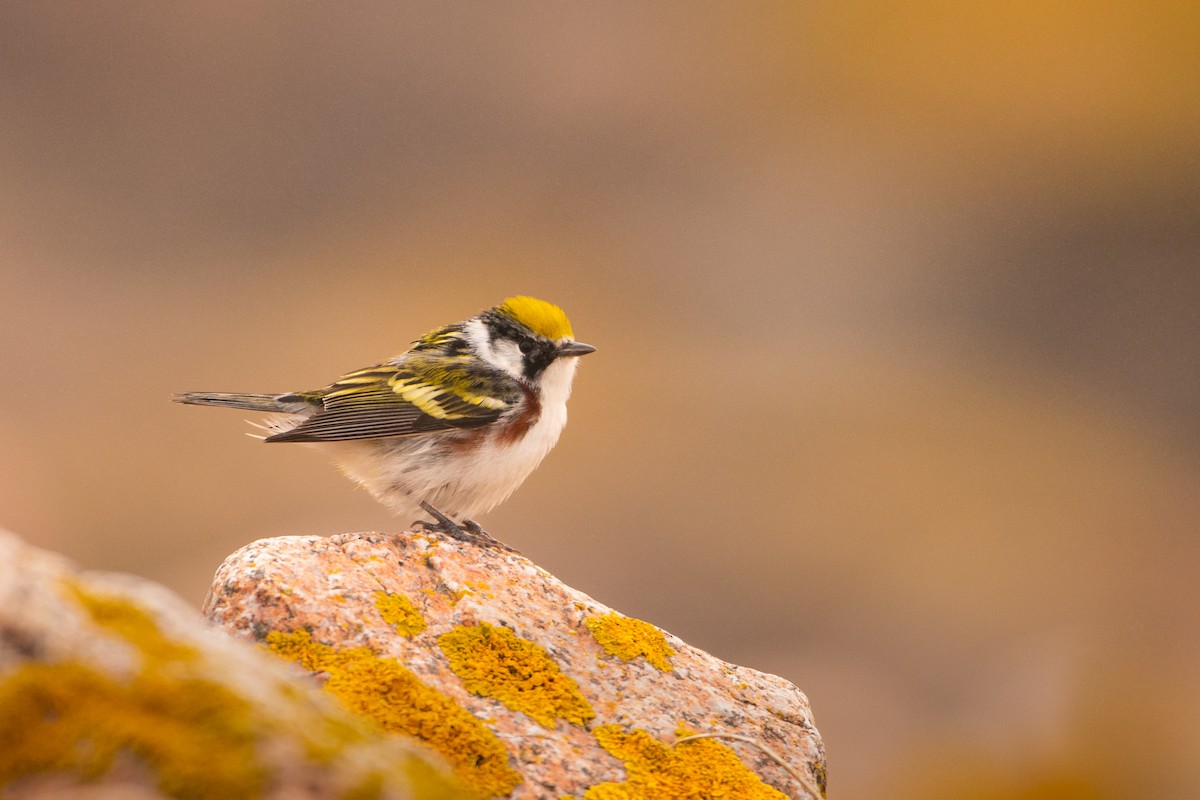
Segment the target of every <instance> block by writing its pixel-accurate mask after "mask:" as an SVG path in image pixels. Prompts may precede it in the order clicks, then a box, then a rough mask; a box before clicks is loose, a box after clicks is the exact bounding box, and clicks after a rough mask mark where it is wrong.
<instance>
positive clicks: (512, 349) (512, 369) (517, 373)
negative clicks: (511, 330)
mask: <svg viewBox="0 0 1200 800" xmlns="http://www.w3.org/2000/svg"><path fill="white" fill-rule="evenodd" d="M492 359H493V363H494V364H496V366H498V367H500V369H502V370H504V371H505V372H507V373H508V374H509V375H512V376H513V377H514V378H520V377H522V376H523V375H524V374H525V358H524V356H522V355H521V348H520V347H518V346H517V343H516V342H510V341H503V342H494V343H493V346H492Z"/></svg>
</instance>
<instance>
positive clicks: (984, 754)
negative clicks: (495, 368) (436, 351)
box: [0, 0, 1200, 800]
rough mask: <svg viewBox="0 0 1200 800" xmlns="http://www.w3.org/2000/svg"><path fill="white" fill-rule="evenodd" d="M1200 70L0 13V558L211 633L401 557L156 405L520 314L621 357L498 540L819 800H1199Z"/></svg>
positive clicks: (26, 6)
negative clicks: (714, 682)
mask: <svg viewBox="0 0 1200 800" xmlns="http://www.w3.org/2000/svg"><path fill="white" fill-rule="evenodd" d="M1050 6H1052V8H1050ZM1198 75H1200V6H1198V5H1196V4H1191V3H1163V4H1158V5H1156V4H1145V3H1134V2H1094V1H1089V2H1084V1H1083V0H1075V1H1074V2H1065V3H1059V4H1043V3H1039V2H1028V3H1016V4H1003V3H1001V4H986V10H985V4H959V3H949V2H934V1H933V0H926V1H925V2H912V3H907V4H901V3H885V2H838V3H828V2H814V3H795V4H778V5H772V4H766V3H760V4H733V3H729V4H711V3H704V4H692V3H687V4H685V3H656V4H635V3H612V4H603V5H599V4H573V5H557V4H556V5H550V4H524V3H518V4H505V5H492V4H459V3H450V4H440V3H439V4H432V3H431V4H425V5H417V4H406V5H402V6H397V5H394V4H386V3H359V4H336V5H335V4H332V3H282V2H279V3H250V4H244V3H234V2H203V3H190V4H188V3H172V4H160V3H156V2H133V1H132V0H131V1H130V2H121V3H116V2H108V3H94V2H78V3H69V2H58V3H35V2H17V3H6V4H4V5H3V7H0V337H2V342H3V345H2V347H3V349H2V351H0V524H2V525H3V526H5V527H8V528H9V529H11V530H13V531H15V532H18V533H20V534H21V535H23V536H24V537H26V538H27V539H29V540H31V541H33V542H35V543H37V544H40V545H42V546H45V547H49V548H54V549H56V550H59V551H61V552H63V553H66V554H67V555H69V556H70V557H71V558H73V559H75V560H77V561H78V562H80V563H82V564H84V565H86V566H88V567H94V568H101V569H110V570H122V571H129V572H134V573H138V574H140V575H145V576H149V577H151V578H154V579H157V580H159V581H162V582H164V583H166V584H167V585H169V586H171V587H173V588H175V589H176V590H178V591H179V592H180V593H182V594H183V596H184V597H186V598H187V599H188V600H190V601H191V602H193V603H195V604H196V605H199V603H200V602H201V600H202V598H203V596H204V593H205V591H206V588H207V584H208V580H209V578H210V576H211V574H212V572H213V570H214V569H215V568H216V566H217V565H218V564H219V563H220V562H221V560H222V559H223V558H224V556H225V555H227V554H228V553H230V552H231V551H233V550H234V549H235V548H237V547H239V546H240V545H242V544H245V543H247V542H249V541H251V540H253V539H255V538H259V537H264V536H273V535H280V534H314V533H319V534H330V533H336V532H344V531H355V530H370V529H374V530H392V529H396V528H398V527H400V526H402V525H403V524H406V523H407V522H408V520H394V519H392V518H390V517H389V516H388V515H387V513H386V512H385V511H384V510H383V509H382V508H381V507H378V506H376V505H375V504H374V503H373V502H372V501H371V500H370V498H369V497H368V496H367V495H366V494H365V493H364V492H361V491H358V490H356V489H354V488H353V487H352V486H351V484H350V483H348V482H346V481H345V480H343V479H342V478H341V477H339V476H338V475H337V473H336V472H335V471H334V470H332V469H331V468H330V467H329V466H328V465H327V464H325V463H324V462H323V460H322V458H321V456H320V455H319V454H316V453H312V452H308V451H306V450H305V449H304V448H300V447H294V446H262V445H260V444H257V443H256V442H254V441H253V440H251V439H249V438H246V437H245V436H244V435H243V433H244V432H246V431H247V430H249V428H248V426H246V424H245V423H244V422H243V421H242V416H243V415H239V414H237V413H234V412H221V411H217V410H208V409H196V408H185V407H181V406H176V405H172V404H171V403H170V402H168V398H169V396H170V394H171V393H172V392H174V391H181V390H246V391H286V390H293V389H302V388H312V387H315V386H318V385H322V384H324V383H326V382H327V381H328V380H330V379H332V378H334V377H336V376H337V375H338V374H340V373H341V372H343V371H346V370H348V369H351V368H355V367H360V366H366V365H368V364H370V363H373V362H375V361H377V360H379V359H381V358H385V357H388V356H391V355H393V354H395V353H397V352H400V351H401V350H403V349H404V348H405V346H406V344H407V343H408V342H409V341H410V340H411V339H412V338H414V337H415V336H417V335H419V334H420V333H422V332H424V331H425V330H427V329H428V328H431V327H433V326H435V325H437V324H441V323H444V322H449V321H452V320H456V319H460V318H462V317H465V316H468V315H470V314H472V313H474V312H476V311H478V310H480V309H481V308H484V307H486V306H488V305H492V304H494V303H496V302H498V301H499V300H500V299H501V298H503V297H504V296H506V295H508V294H513V293H531V294H537V295H540V296H544V297H547V298H549V299H551V300H553V301H555V302H558V303H560V304H561V305H563V306H564V307H565V308H566V309H567V310H568V312H569V313H570V314H571V317H572V320H573V322H574V324H575V329H576V331H577V332H578V334H579V337H580V338H581V339H582V340H584V341H587V342H590V343H592V344H595V345H597V346H598V347H599V352H598V353H597V354H596V355H594V356H591V357H590V358H588V359H587V360H586V361H585V362H584V364H583V369H582V370H581V372H580V376H579V378H578V380H577V382H576V393H575V398H574V399H573V401H572V406H571V415H572V420H571V423H570V425H568V428H567V431H566V434H565V436H564V439H563V441H562V442H561V444H560V445H559V447H558V449H557V450H556V451H555V452H554V453H553V454H552V455H551V457H550V458H549V459H548V461H547V462H546V464H544V465H543V467H542V469H541V470H540V471H539V472H538V473H536V474H535V475H534V477H533V478H532V479H531V480H530V481H529V483H528V484H527V485H526V486H525V487H524V488H523V489H522V490H521V491H520V492H518V493H517V495H516V496H515V497H514V499H512V500H511V501H510V502H509V503H508V504H507V505H505V506H504V507H503V508H502V509H501V510H499V511H497V512H495V513H493V514H492V515H490V516H489V517H487V518H486V520H485V522H486V524H487V527H488V528H489V529H490V530H492V531H493V532H494V533H496V534H498V535H499V536H500V537H501V538H503V539H504V540H506V541H507V542H509V543H511V544H512V545H514V546H516V547H517V548H519V549H521V550H522V551H523V552H524V553H525V554H527V555H528V556H529V557H531V558H533V559H534V560H536V561H537V562H539V563H540V564H542V565H544V566H545V567H547V568H548V569H550V570H551V571H553V572H555V573H556V574H557V575H559V576H560V577H562V578H563V579H565V580H566V581H568V582H569V583H571V584H573V585H575V586H577V587H578V588H580V589H582V590H584V591H586V592H588V593H590V594H592V595H593V596H595V597H596V598H597V599H599V600H600V601H602V602H604V603H607V604H610V605H613V606H615V607H616V608H618V609H620V610H622V611H624V612H626V613H629V614H632V615H636V616H640V617H642V618H645V619H648V620H651V621H653V622H655V623H657V624H659V625H660V626H662V627H664V628H667V629H668V630H670V631H672V632H674V633H677V634H679V635H680V636H683V637H684V638H685V639H687V640H688V641H690V642H692V643H694V644H696V645H699V646H702V647H705V648H707V649H709V650H711V651H712V652H713V653H715V654H717V655H718V656H720V657H723V658H725V659H728V660H731V661H735V662H738V663H741V664H745V665H747V666H751V667H755V668H758V669H761V670H767V671H771V672H775V673H778V674H780V675H783V676H785V677H787V678H788V679H790V680H791V681H793V682H795V683H796V684H797V685H799V686H800V687H801V688H802V689H804V690H805V691H806V692H808V693H809V695H810V697H811V699H812V703H813V706H814V709H815V712H816V716H817V721H818V724H819V726H820V728H821V731H822V733H823V734H824V736H825V740H826V744H827V747H828V750H829V770H830V772H829V774H830V787H831V791H832V793H833V794H834V795H835V796H838V797H843V798H917V797H922V798H966V797H979V798H995V799H997V800H999V799H1001V798H1127V797H1155V798H1195V797H1200V636H1198V633H1200V619H1198V617H1200V613H1198V611H1197V609H1198V607H1200V588H1198V587H1200V581H1198V580H1197V575H1198V574H1200V543H1198V541H1197V528H1198V526H1197V514H1198V512H1200V490H1198V486H1200V483H1198V479H1200V421H1198V420H1200V415H1198V412H1200V367H1198V357H1200V315H1198V312H1197V309H1198V308H1200V80H1198V78H1197V76H1198Z"/></svg>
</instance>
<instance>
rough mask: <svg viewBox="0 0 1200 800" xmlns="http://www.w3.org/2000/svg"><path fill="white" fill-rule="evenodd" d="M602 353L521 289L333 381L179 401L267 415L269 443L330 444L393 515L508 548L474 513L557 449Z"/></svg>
mask: <svg viewBox="0 0 1200 800" xmlns="http://www.w3.org/2000/svg"><path fill="white" fill-rule="evenodd" d="M595 350H596V348H595V347H593V346H592V345H590V344H584V343H583V342H577V341H575V336H574V332H573V331H572V329H571V322H570V320H568V319H567V315H566V313H565V312H564V311H563V310H562V309H561V308H559V307H558V306H556V305H554V304H553V303H549V302H546V301H545V300H539V299H537V298H534V297H529V296H526V295H517V296H514V297H509V298H507V299H505V300H504V302H502V303H501V304H500V305H497V306H495V307H493V308H489V309H487V310H485V311H482V312H480V313H479V314H477V315H475V316H473V317H470V318H469V319H465V320H463V321H461V322H455V323H451V324H449V325H445V326H442V327H440V328H436V329H434V330H432V331H430V332H428V333H426V334H425V335H424V336H422V337H420V338H419V339H416V340H415V341H414V342H412V345H411V347H410V348H409V349H408V350H407V351H405V352H404V353H401V354H400V355H398V356H395V357H394V358H391V359H389V360H387V361H384V362H382V363H379V364H376V365H374V366H370V367H366V368H365V369H359V370H355V371H354V372H350V373H347V374H346V375H343V376H342V377H340V378H338V379H337V380H335V381H334V382H333V383H330V384H329V385H328V386H325V387H324V388H322V389H315V390H312V391H299V392H285V393H283V394H253V393H243V392H184V393H181V394H176V395H174V396H173V397H172V400H174V401H175V402H178V403H185V404H190V405H198V406H218V407H223V408H237V409H243V410H247V411H261V412H265V413H266V417H265V418H264V420H263V422H262V423H260V424H258V427H259V428H260V429H262V430H263V435H260V436H258V438H260V439H262V440H263V441H265V442H268V443H276V442H302V443H305V444H308V445H311V446H313V447H316V448H318V449H322V450H325V451H326V452H327V453H328V455H329V456H330V457H331V458H332V460H333V461H334V462H335V463H336V464H337V466H338V467H339V468H340V469H341V471H342V472H343V473H344V474H345V475H346V476H347V477H349V478H350V479H351V480H353V481H355V482H357V483H358V484H360V485H361V486H363V487H364V488H365V489H366V490H367V491H368V492H370V494H371V495H373V496H374V497H375V498H376V499H378V500H379V501H380V502H382V503H383V504H384V505H385V506H387V507H388V508H389V509H390V510H391V511H392V512H393V513H395V514H397V515H407V514H414V515H415V514H419V513H420V512H421V511H424V512H425V513H427V514H429V515H431V516H432V517H433V518H434V520H435V521H434V522H432V523H431V522H426V521H420V520H418V521H416V522H415V523H414V524H415V525H420V526H421V527H422V528H424V529H428V530H434V531H439V532H441V533H445V534H448V535H450V536H452V537H454V538H457V539H460V540H463V541H470V542H476V543H480V544H499V543H498V542H497V541H496V540H495V539H493V538H492V537H491V535H490V534H488V533H487V532H486V531H484V530H483V528H482V527H481V526H480V525H479V523H477V522H475V520H474V517H476V516H478V515H481V514H485V513H487V512H488V511H490V510H492V509H493V508H495V507H496V506H497V505H499V504H500V503H501V502H503V501H504V500H505V499H507V498H508V496H509V495H511V494H512V493H513V491H515V490H516V489H517V487H518V486H520V485H521V484H522V483H523V482H524V481H525V479H526V478H527V477H529V475H530V473H532V472H533V470H534V469H535V468H536V467H537V466H538V464H540V463H541V461H542V459H543V458H544V457H545V456H546V454H547V453H549V452H550V450H551V448H553V447H554V445H555V443H556V442H557V441H558V438H559V435H560V434H561V433H562V430H563V426H564V425H566V422H567V399H568V398H569V397H570V394H571V384H572V381H573V380H574V377H575V371H576V367H577V365H578V359H579V358H580V357H581V356H584V355H587V354H588V353H592V352H594V351H595ZM252 435H253V434H252Z"/></svg>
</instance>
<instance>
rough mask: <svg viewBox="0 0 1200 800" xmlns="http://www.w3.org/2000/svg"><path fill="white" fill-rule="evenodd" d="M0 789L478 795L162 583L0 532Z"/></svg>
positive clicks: (216, 797)
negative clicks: (75, 560)
mask: <svg viewBox="0 0 1200 800" xmlns="http://www.w3.org/2000/svg"><path fill="white" fill-rule="evenodd" d="M0 796H3V797H5V798H6V799H7V800H18V799H20V800H25V799H28V798H46V799H47V800H49V798H55V800H63V799H66V798H78V799H79V800H83V799H84V798H87V800H117V798H121V799H122V800H128V799H129V798H138V799H139V800H161V799H162V798H181V799H182V798H186V799H187V800H230V799H231V798H266V799H267V800H274V799H277V800H285V798H286V800H309V799H311V800H319V799H320V800H323V799H325V798H329V799H330V800H332V798H347V799H348V798H364V799H365V798H394V799H395V800H402V799H403V798H454V797H458V798H465V797H468V795H467V794H466V793H464V792H463V791H462V790H461V789H459V788H455V786H454V785H452V784H451V783H450V782H449V779H448V777H447V776H446V773H445V772H444V767H443V765H442V764H441V761H440V759H439V758H438V757H437V756H434V755H433V754H431V753H430V752H429V751H428V750H426V749H425V748H424V747H423V746H420V745H419V744H416V743H414V742H412V741H411V740H408V741H406V740H404V739H402V738H400V737H397V736H392V735H389V734H384V733H381V732H380V731H379V730H378V728H377V727H376V726H374V725H373V724H370V723H367V722H366V721H364V720H363V719H362V718H361V717H358V716H356V715H353V714H349V713H347V712H346V711H345V710H344V709H343V708H341V707H339V706H338V704H336V703H334V702H331V701H330V699H329V698H328V697H327V696H325V694H324V693H323V692H320V691H318V690H316V689H315V688H314V687H313V686H312V685H311V681H310V680H309V679H307V676H305V675H303V673H300V672H299V671H297V670H295V669H294V668H288V666H287V665H286V664H284V663H282V662H281V661H280V660H279V659H277V658H273V657H271V656H270V655H269V654H267V653H265V652H263V650H262V649H261V648H257V647H252V646H249V645H247V644H246V643H245V642H241V641H237V640H236V639H234V638H232V637H229V636H226V635H224V634H221V633H220V632H218V631H214V630H212V629H211V628H210V627H209V626H208V625H206V624H205V623H204V622H203V621H202V620H201V619H200V618H199V615H197V614H196V612H195V611H194V610H193V609H191V608H189V607H188V606H187V605H186V604H184V603H183V602H182V601H181V600H179V599H178V598H177V597H175V596H174V595H172V594H170V593H169V592H168V591H166V590H165V589H162V588H160V587H158V586H156V585H154V584H152V583H149V582H148V581H145V580H141V579H138V578H134V577H131V576H125V575H114V574H102V573H87V572H84V573H81V572H79V571H77V570H75V569H74V568H73V567H72V566H71V564H70V563H69V562H67V561H66V560H65V559H63V558H61V557H59V556H56V555H54V554H51V553H47V552H45V551H43V550H38V549H36V548H33V547H30V546H28V545H26V544H25V543H23V542H22V541H21V540H20V539H18V538H17V537H15V536H13V535H11V534H7V533H4V532H2V531H0Z"/></svg>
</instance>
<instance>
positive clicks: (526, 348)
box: [517, 339, 533, 355]
mask: <svg viewBox="0 0 1200 800" xmlns="http://www.w3.org/2000/svg"><path fill="white" fill-rule="evenodd" d="M517 346H518V347H520V348H521V352H522V353H524V354H525V355H529V354H530V353H532V352H533V342H532V341H530V340H529V339H522V340H521V342H520V344H518V345H517Z"/></svg>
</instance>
